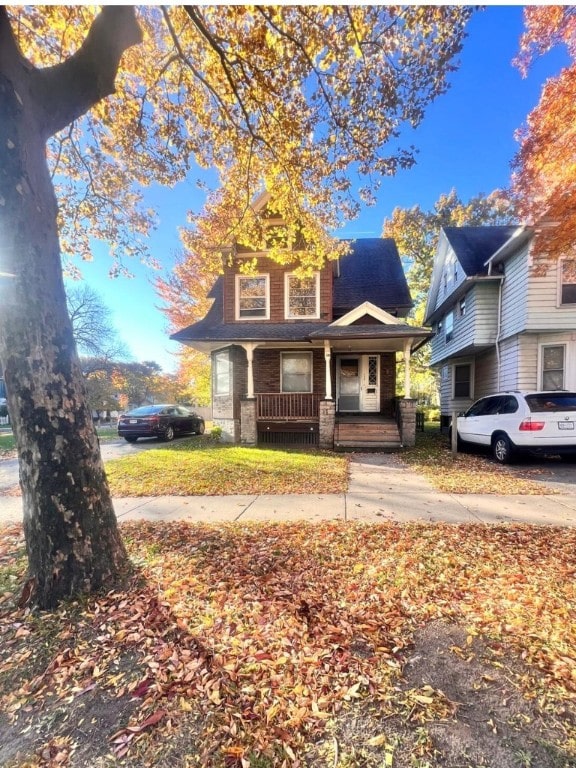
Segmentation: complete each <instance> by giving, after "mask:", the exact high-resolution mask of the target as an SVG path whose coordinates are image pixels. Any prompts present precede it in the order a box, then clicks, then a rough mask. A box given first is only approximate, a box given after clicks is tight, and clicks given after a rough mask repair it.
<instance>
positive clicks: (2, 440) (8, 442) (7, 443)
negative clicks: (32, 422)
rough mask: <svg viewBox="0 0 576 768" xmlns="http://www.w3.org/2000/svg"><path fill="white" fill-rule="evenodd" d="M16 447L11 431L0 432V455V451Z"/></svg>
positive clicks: (0, 452)
mask: <svg viewBox="0 0 576 768" xmlns="http://www.w3.org/2000/svg"><path fill="white" fill-rule="evenodd" d="M15 447H16V442H15V440H14V435H13V434H12V433H11V432H5V433H0V455H1V454H2V451H11V450H13V449H14V448H15Z"/></svg>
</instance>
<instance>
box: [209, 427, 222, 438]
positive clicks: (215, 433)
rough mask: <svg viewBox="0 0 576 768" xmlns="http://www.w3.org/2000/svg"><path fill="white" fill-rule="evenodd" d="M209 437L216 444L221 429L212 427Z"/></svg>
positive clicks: (220, 435)
mask: <svg viewBox="0 0 576 768" xmlns="http://www.w3.org/2000/svg"><path fill="white" fill-rule="evenodd" d="M210 437H211V439H212V440H214V441H215V442H218V441H219V440H220V438H221V437H222V427H219V426H218V425H216V426H214V427H212V429H211V430H210Z"/></svg>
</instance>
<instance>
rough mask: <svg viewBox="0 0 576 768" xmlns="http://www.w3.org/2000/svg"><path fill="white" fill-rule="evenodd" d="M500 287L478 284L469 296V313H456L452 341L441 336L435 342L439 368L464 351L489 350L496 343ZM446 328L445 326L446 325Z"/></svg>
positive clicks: (439, 334)
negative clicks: (441, 364) (487, 348)
mask: <svg viewBox="0 0 576 768" xmlns="http://www.w3.org/2000/svg"><path fill="white" fill-rule="evenodd" d="M497 324H498V284H497V283H495V282H490V283H477V284H476V285H474V286H472V288H471V289H470V290H469V291H468V293H467V294H466V313H465V314H464V315H462V314H461V313H460V311H456V312H454V326H453V329H452V334H451V337H450V339H449V340H448V341H447V340H446V334H445V333H444V332H442V333H440V332H438V333H437V334H436V336H435V337H434V338H433V339H432V354H431V363H432V365H435V364H437V363H439V362H440V361H441V360H445V359H447V358H449V357H452V356H454V355H455V354H457V353H461V352H462V351H464V350H465V351H467V352H468V351H473V349H474V348H475V347H476V348H479V349H482V348H485V347H487V346H490V345H492V344H494V342H495V341H496V331H497ZM443 325H445V322H444V323H443Z"/></svg>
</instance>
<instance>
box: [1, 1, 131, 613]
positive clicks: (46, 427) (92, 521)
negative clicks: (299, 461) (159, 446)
mask: <svg viewBox="0 0 576 768" xmlns="http://www.w3.org/2000/svg"><path fill="white" fill-rule="evenodd" d="M3 23H4V26H3ZM6 23H7V21H6V17H5V16H4V17H0V115H1V116H2V118H1V119H0V361H1V363H2V366H3V368H4V377H5V381H6V388H7V397H8V408H9V411H10V416H11V419H12V423H13V427H14V433H15V437H16V444H17V448H18V456H19V459H20V485H21V488H22V501H23V512H24V531H25V536H26V547H27V551H28V562H29V582H28V584H29V586H30V587H31V600H32V602H33V603H35V604H36V605H38V606H39V607H41V608H52V607H54V606H55V605H56V604H57V603H58V602H59V601H60V600H61V599H62V598H64V597H66V596H70V595H74V594H77V593H80V592H91V591H94V590H98V589H100V588H103V587H109V586H112V585H113V584H114V583H116V582H117V581H118V579H119V577H120V576H121V575H122V573H123V571H124V570H125V568H126V566H127V564H128V558H127V555H126V551H125V549H124V545H123V543H122V539H121V537H120V534H119V530H118V526H117V523H116V516H115V514H114V509H113V506H112V500H111V497H110V492H109V489H108V483H107V480H106V475H105V472H104V466H103V463H102V459H101V456H100V449H99V445H98V440H97V437H96V433H95V429H94V425H93V422H92V417H91V413H90V409H89V408H88V405H87V400H86V396H85V390H84V380H83V376H82V373H81V370H80V366H79V361H78V356H77V353H76V347H75V342H74V338H73V334H72V325H71V322H70V319H69V316H68V312H67V307H66V297H65V293H64V283H63V279H62V267H61V260H60V247H59V240H58V230H57V204H56V199H55V195H54V191H53V187H52V182H51V179H50V174H49V171H48V167H47V163H46V153H45V138H46V130H45V129H46V121H45V120H44V118H45V113H44V112H43V111H42V110H39V109H38V108H37V104H38V101H37V94H36V93H35V91H37V89H38V83H37V80H35V79H34V75H35V72H36V71H35V70H34V68H33V67H31V66H30V65H29V64H28V63H27V62H26V61H25V60H24V59H23V58H22V57H21V55H20V53H19V51H18V49H17V48H16V47H15V46H13V47H12V48H10V42H11V40H10V39H9V38H8V37H7V36H6V32H7V30H6ZM35 99H36V100H35Z"/></svg>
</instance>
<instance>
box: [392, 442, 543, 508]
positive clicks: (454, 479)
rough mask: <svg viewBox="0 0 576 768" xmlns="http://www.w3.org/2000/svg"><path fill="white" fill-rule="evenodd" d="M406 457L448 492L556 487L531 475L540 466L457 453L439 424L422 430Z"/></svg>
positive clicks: (536, 491)
mask: <svg viewBox="0 0 576 768" xmlns="http://www.w3.org/2000/svg"><path fill="white" fill-rule="evenodd" d="M402 459H403V461H405V462H406V463H407V464H409V465H410V467H411V468H412V469H414V470H416V471H417V472H420V473H421V474H423V475H424V476H425V477H426V478H427V479H428V480H429V481H430V482H431V483H432V485H433V486H434V487H435V488H436V489H437V490H439V491H443V492H444V493H483V494H485V493H489V494H498V495H500V496H510V495H515V494H524V495H527V496H543V495H550V494H552V493H554V491H552V490H550V488H548V487H545V486H544V485H540V484H538V483H536V482H534V480H531V479H530V476H531V475H535V474H537V473H538V472H539V470H534V469H531V470H528V469H527V470H525V471H524V472H522V473H520V472H518V471H517V470H515V471H514V472H512V471H510V470H509V469H508V468H507V467H504V466H501V465H500V464H496V463H495V462H494V461H492V460H491V459H490V458H488V456H486V455H484V454H480V453H462V452H460V453H457V454H455V455H454V454H453V453H452V451H451V449H450V445H449V443H448V437H447V436H446V435H443V434H441V433H440V430H439V429H438V428H431V427H428V428H427V429H426V431H425V432H418V433H417V435H416V445H415V447H414V448H410V449H408V450H406V451H404V452H403V453H402Z"/></svg>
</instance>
